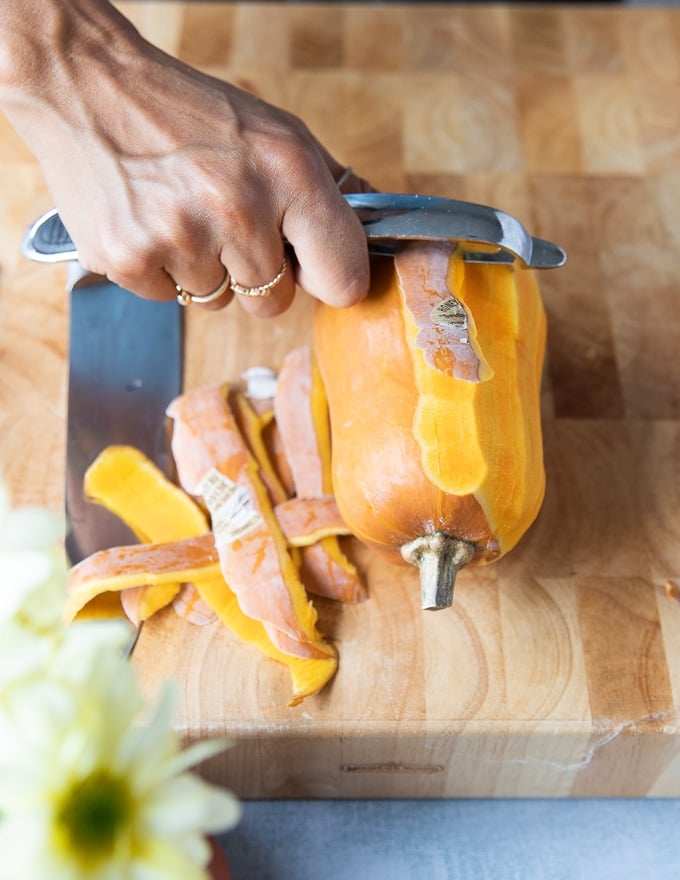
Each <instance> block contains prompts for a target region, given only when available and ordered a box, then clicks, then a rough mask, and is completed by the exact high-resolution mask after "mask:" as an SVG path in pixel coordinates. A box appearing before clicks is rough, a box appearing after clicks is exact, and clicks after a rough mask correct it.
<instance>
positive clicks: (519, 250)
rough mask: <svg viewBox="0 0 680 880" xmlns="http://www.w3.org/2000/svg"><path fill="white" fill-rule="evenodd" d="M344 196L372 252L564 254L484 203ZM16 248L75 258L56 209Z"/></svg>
mask: <svg viewBox="0 0 680 880" xmlns="http://www.w3.org/2000/svg"><path fill="white" fill-rule="evenodd" d="M344 198H345V200H346V201H347V203H348V205H349V206H350V207H351V208H352V209H353V210H354V211H355V213H356V214H357V216H358V218H359V220H360V221H361V224H362V226H363V228H364V231H365V233H366V238H367V240H368V249H369V251H371V252H372V253H376V254H394V253H395V252H396V251H397V250H398V248H399V246H400V245H401V243H402V242H404V241H413V240H427V241H455V242H459V243H460V245H461V248H462V251H463V256H464V259H466V260H468V261H470V262H477V263H513V262H514V261H515V260H518V261H519V262H520V263H521V264H522V265H523V266H526V267H528V268H532V269H556V268H558V267H559V266H562V265H563V264H564V262H565V261H566V258H567V256H566V254H565V252H564V250H563V249H562V248H561V247H559V246H558V245H556V244H553V243H552V242H550V241H546V240H545V239H542V238H536V237H535V236H532V235H529V233H528V232H527V231H526V229H525V228H524V226H523V225H522V224H521V223H520V221H519V220H517V219H516V218H515V217H513V216H512V215H510V214H507V213H506V212H505V211H499V210H498V209H497V208H491V207H489V206H488V205H478V204H475V203H474V202H464V201H460V200H458V199H445V198H440V197H438V196H426V195H409V194H407V193H347V194H346V195H345V196H344ZM480 245H481V246H482V248H481V249H479V250H477V249H476V248H479V247H480ZM22 249H23V252H24V254H25V255H26V256H29V257H30V258H31V259H34V260H39V261H41V262H46V263H52V262H57V261H60V260H76V259H77V258H78V253H77V251H76V248H75V245H74V244H73V242H72V241H71V238H70V236H69V234H68V232H67V230H66V229H65V227H64V225H63V223H62V222H61V219H60V217H59V214H58V213H57V211H56V209H52V210H51V211H48V212H47V213H45V214H43V215H42V216H41V217H39V218H38V219H37V220H36V221H35V223H33V225H32V226H31V227H29V229H28V230H27V231H26V234H25V236H24V240H23V242H22Z"/></svg>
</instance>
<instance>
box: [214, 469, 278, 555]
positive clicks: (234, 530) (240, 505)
mask: <svg viewBox="0 0 680 880" xmlns="http://www.w3.org/2000/svg"><path fill="white" fill-rule="evenodd" d="M198 492H199V494H200V495H201V496H202V497H203V500H204V501H205V504H206V507H207V508H208V510H209V511H210V517H211V519H212V530H213V534H214V535H215V543H216V544H218V545H219V544H231V543H232V542H233V541H236V540H237V539H238V538H242V537H244V535H247V534H248V533H249V532H252V531H253V530H254V529H256V528H257V527H258V526H259V525H261V524H262V522H263V520H262V516H261V514H260V513H259V511H258V510H257V508H256V507H255V504H254V502H253V498H252V495H251V494H250V492H249V491H248V490H247V489H246V488H245V487H244V486H238V485H237V484H236V483H234V481H233V480H230V479H229V477H225V475H224V474H221V473H220V472H219V471H218V470H217V469H216V468H211V469H210V470H209V471H208V473H207V474H206V475H205V476H204V477H203V479H202V480H201V482H200V483H199V485H198Z"/></svg>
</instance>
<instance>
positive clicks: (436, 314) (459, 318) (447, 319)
mask: <svg viewBox="0 0 680 880" xmlns="http://www.w3.org/2000/svg"><path fill="white" fill-rule="evenodd" d="M430 320H431V321H432V323H433V324H453V325H454V326H455V327H461V328H463V329H464V328H466V327H467V325H468V317H467V312H466V311H465V308H464V306H463V304H462V303H461V302H459V301H458V300H457V299H456V297H455V296H449V297H447V298H446V299H443V300H442V301H441V302H440V303H438V305H436V306H435V307H434V308H433V309H432V313H431V314H430Z"/></svg>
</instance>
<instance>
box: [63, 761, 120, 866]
mask: <svg viewBox="0 0 680 880" xmlns="http://www.w3.org/2000/svg"><path fill="white" fill-rule="evenodd" d="M131 813H132V798H131V796H130V791H129V789H128V787H127V785H126V783H125V781H124V780H121V779H117V778H115V777H113V776H111V775H109V774H108V773H107V772H106V771H104V770H101V771H98V772H96V773H93V774H91V775H90V776H88V777H86V778H85V779H82V780H79V781H78V782H77V783H76V784H75V785H73V787H72V788H71V789H70V790H69V791H68V792H67V794H66V796H65V797H64V800H63V801H62V805H61V808H60V810H59V811H58V813H57V825H58V827H59V828H60V831H61V833H62V834H63V835H64V838H65V842H66V843H67V846H68V847H69V849H70V850H71V854H72V855H73V856H74V857H75V858H76V859H78V860H79V861H81V862H83V863H89V864H92V863H93V862H97V861H99V860H102V859H106V858H108V857H110V856H111V855H112V854H113V851H114V849H115V845H116V838H117V837H119V835H120V833H121V831H123V830H124V829H125V827H126V826H129V824H130V818H131Z"/></svg>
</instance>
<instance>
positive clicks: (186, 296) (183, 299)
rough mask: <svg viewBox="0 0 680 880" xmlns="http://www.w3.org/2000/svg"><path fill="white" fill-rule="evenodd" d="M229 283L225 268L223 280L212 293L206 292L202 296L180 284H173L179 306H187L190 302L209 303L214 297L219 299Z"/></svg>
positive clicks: (229, 277)
mask: <svg viewBox="0 0 680 880" xmlns="http://www.w3.org/2000/svg"><path fill="white" fill-rule="evenodd" d="M230 284H231V276H230V275H229V273H228V272H227V271H226V270H225V275H224V280H223V281H222V283H221V284H220V286H219V287H216V288H215V290H213V291H212V293H206V294H205V295H204V296H197V295H196V294H195V293H189V291H188V290H185V289H184V288H183V287H182V285H181V284H175V290H176V291H177V302H178V303H179V304H180V305H181V306H188V305H191V304H192V303H199V304H200V303H209V302H214V301H215V300H216V299H219V298H220V297H221V296H222V294H223V293H225V292H226V291H227V290H228V289H229V285H230Z"/></svg>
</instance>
